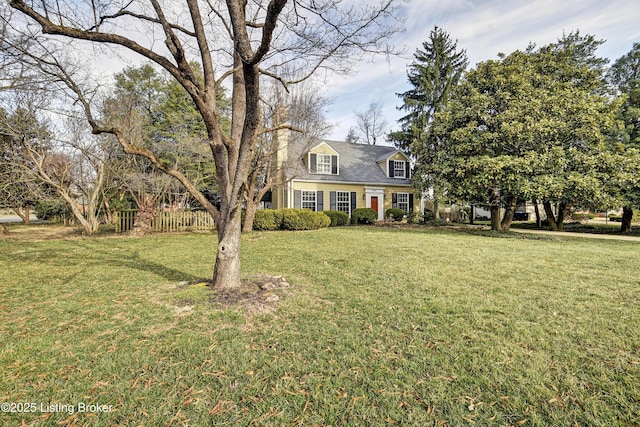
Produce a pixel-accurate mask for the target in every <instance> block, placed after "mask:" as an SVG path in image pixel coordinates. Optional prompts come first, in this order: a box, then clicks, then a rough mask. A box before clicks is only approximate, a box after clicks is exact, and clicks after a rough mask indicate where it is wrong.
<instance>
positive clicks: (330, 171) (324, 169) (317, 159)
mask: <svg viewBox="0 0 640 427" xmlns="http://www.w3.org/2000/svg"><path fill="white" fill-rule="evenodd" d="M309 172H310V173H317V174H324V175H337V174H338V156H333V155H331V154H320V153H317V154H316V153H309Z"/></svg>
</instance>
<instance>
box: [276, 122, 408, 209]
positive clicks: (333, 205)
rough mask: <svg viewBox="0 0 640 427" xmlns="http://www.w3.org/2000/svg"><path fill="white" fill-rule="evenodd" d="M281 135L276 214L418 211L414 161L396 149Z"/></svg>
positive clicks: (281, 133)
mask: <svg viewBox="0 0 640 427" xmlns="http://www.w3.org/2000/svg"><path fill="white" fill-rule="evenodd" d="M287 135H288V134H287V133H286V132H279V133H278V139H279V140H278V148H279V149H278V150H277V153H276V156H277V162H276V164H277V166H278V168H279V169H280V171H281V174H282V177H281V179H280V182H281V183H282V184H280V185H277V186H275V187H274V189H273V190H272V194H271V203H272V207H273V208H275V209H280V208H303V209H311V210H314V211H323V210H337V211H342V212H345V213H347V214H349V216H351V213H352V212H353V210H354V209H357V208H371V209H373V210H374V211H376V212H377V213H378V219H379V220H382V219H384V213H385V211H386V210H387V209H389V208H392V207H394V208H400V209H402V210H404V211H405V212H406V213H409V212H412V211H414V210H416V211H418V210H419V206H420V201H419V200H416V196H415V193H414V190H413V188H412V186H411V162H410V159H409V158H408V157H407V156H406V155H405V154H404V153H403V152H401V151H399V150H397V149H395V148H394V147H387V146H372V145H362V144H351V143H347V142H341V141H329V140H312V141H309V140H306V141H305V140H296V141H291V142H289V139H288V137H287Z"/></svg>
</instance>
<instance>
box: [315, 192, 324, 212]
mask: <svg viewBox="0 0 640 427" xmlns="http://www.w3.org/2000/svg"><path fill="white" fill-rule="evenodd" d="M316 207H317V208H316V210H317V211H318V212H320V211H323V210H324V191H318V192H316Z"/></svg>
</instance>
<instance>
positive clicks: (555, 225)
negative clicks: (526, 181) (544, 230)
mask: <svg viewBox="0 0 640 427" xmlns="http://www.w3.org/2000/svg"><path fill="white" fill-rule="evenodd" d="M542 205H543V206H544V211H545V213H546V214H547V221H549V230H551V231H564V218H565V216H566V213H567V205H566V204H565V203H560V204H559V205H558V215H557V216H556V215H554V214H553V207H552V206H551V202H549V201H544V202H543V204H542Z"/></svg>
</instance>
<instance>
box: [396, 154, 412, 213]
mask: <svg viewBox="0 0 640 427" xmlns="http://www.w3.org/2000/svg"><path fill="white" fill-rule="evenodd" d="M397 163H399V162H396V164H397ZM397 197H398V199H397V200H398V209H402V210H403V211H405V213H406V214H409V194H408V193H398V196H397Z"/></svg>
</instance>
